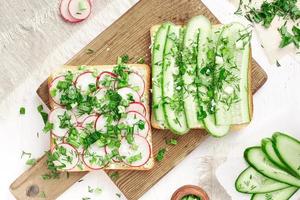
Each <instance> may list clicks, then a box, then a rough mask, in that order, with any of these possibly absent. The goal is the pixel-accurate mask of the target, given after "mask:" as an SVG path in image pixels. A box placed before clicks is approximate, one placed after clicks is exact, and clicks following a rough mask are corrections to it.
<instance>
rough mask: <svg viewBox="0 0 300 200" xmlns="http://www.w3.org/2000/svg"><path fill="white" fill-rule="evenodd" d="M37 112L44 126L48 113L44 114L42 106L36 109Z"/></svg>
mask: <svg viewBox="0 0 300 200" xmlns="http://www.w3.org/2000/svg"><path fill="white" fill-rule="evenodd" d="M37 111H38V112H39V113H40V115H41V117H42V119H43V122H44V124H46V123H47V121H48V113H45V112H44V108H43V105H39V106H38V107H37Z"/></svg>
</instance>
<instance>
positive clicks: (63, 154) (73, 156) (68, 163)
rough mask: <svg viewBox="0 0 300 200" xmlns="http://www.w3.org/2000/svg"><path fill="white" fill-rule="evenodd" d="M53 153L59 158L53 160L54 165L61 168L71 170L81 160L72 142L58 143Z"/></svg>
mask: <svg viewBox="0 0 300 200" xmlns="http://www.w3.org/2000/svg"><path fill="white" fill-rule="evenodd" d="M52 154H53V155H54V157H57V160H55V161H53V163H54V165H55V166H56V167H58V168H59V169H61V170H71V169H73V168H74V167H75V166H76V165H77V163H78V161H79V157H78V152H77V150H76V149H75V148H74V147H73V146H72V145H70V144H66V143H61V144H58V145H57V146H56V147H55V148H54V150H53V151H52Z"/></svg>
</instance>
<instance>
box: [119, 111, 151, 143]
mask: <svg viewBox="0 0 300 200" xmlns="http://www.w3.org/2000/svg"><path fill="white" fill-rule="evenodd" d="M119 124H124V125H127V126H130V127H134V129H133V131H134V132H133V133H134V134H138V135H140V136H142V137H147V135H148V132H149V130H150V126H149V122H148V121H147V119H146V118H145V117H144V116H143V115H142V114H141V113H138V112H136V111H129V112H127V113H126V117H125V118H122V119H121V120H120V122H119Z"/></svg>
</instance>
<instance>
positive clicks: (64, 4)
mask: <svg viewBox="0 0 300 200" xmlns="http://www.w3.org/2000/svg"><path fill="white" fill-rule="evenodd" d="M70 1H71V0H62V1H61V3H60V14H61V16H62V18H63V19H64V20H65V21H67V22H71V23H77V22H81V21H82V20H80V19H75V18H74V17H72V16H71V15H70V12H69V3H70Z"/></svg>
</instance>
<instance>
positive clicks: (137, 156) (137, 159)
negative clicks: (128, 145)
mask: <svg viewBox="0 0 300 200" xmlns="http://www.w3.org/2000/svg"><path fill="white" fill-rule="evenodd" d="M141 159H142V153H138V154H136V155H134V156H131V157H129V158H127V162H128V163H129V164H132V163H134V162H136V161H139V160H141Z"/></svg>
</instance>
